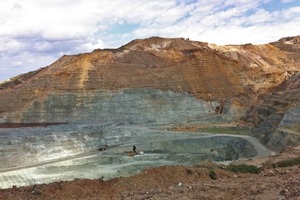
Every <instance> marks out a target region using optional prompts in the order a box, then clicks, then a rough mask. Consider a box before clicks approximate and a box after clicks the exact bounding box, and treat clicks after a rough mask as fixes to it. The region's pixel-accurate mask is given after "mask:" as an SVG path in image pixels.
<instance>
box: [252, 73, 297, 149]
mask: <svg viewBox="0 0 300 200" xmlns="http://www.w3.org/2000/svg"><path fill="white" fill-rule="evenodd" d="M247 117H248V120H249V121H254V123H255V125H256V128H255V129H254V134H255V135H256V136H257V137H259V138H261V140H262V141H264V143H266V144H268V146H269V147H272V148H273V149H281V148H283V147H284V146H286V145H291V144H295V143H297V142H300V134H299V133H300V73H297V74H296V75H294V76H292V77H291V78H290V79H288V80H287V81H284V82H283V83H282V84H280V85H279V86H277V87H275V88H274V89H273V90H272V91H271V93H270V94H268V95H265V96H263V97H262V102H261V103H260V104H258V105H257V106H255V107H254V108H252V109H250V112H249V113H248V116H247Z"/></svg>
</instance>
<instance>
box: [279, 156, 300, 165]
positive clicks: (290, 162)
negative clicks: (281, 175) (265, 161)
mask: <svg viewBox="0 0 300 200" xmlns="http://www.w3.org/2000/svg"><path fill="white" fill-rule="evenodd" d="M295 165H300V157H298V158H293V159H289V160H283V161H279V162H277V163H274V164H273V167H290V166H295Z"/></svg>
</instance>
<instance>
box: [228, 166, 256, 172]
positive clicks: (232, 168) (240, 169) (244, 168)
mask: <svg viewBox="0 0 300 200" xmlns="http://www.w3.org/2000/svg"><path fill="white" fill-rule="evenodd" d="M228 169H229V170H230V171H233V172H235V173H239V172H240V173H251V174H258V173H259V172H260V171H261V169H260V168H258V167H256V166H253V165H245V164H241V165H229V166H228Z"/></svg>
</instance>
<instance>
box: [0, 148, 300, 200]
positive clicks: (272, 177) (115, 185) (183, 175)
mask: <svg viewBox="0 0 300 200" xmlns="http://www.w3.org/2000/svg"><path fill="white" fill-rule="evenodd" d="M299 156H300V146H296V147H293V148H288V149H285V150H284V151H282V152H281V153H280V154H278V155H274V156H271V157H268V158H258V159H249V160H240V161H237V162H236V164H244V163H245V164H251V165H256V166H259V167H261V168H262V171H261V172H260V173H259V174H250V173H234V172H232V171H229V170H228V169H227V167H226V166H225V165H220V164H219V165H217V164H215V163H212V162H210V161H204V162H202V163H199V165H196V166H191V167H184V166H163V167H157V168H151V169H147V170H145V171H143V172H142V173H140V174H138V175H136V176H133V177H120V178H115V179H112V180H108V181H103V180H102V179H101V178H99V179H97V180H79V179H78V180H74V181H70V182H56V183H51V184H42V185H33V186H28V187H20V188H17V187H13V188H11V189H4V190H0V199H1V200H2V199H3V200H4V199H5V200H16V199H22V200H23V199H95V200H96V199H140V200H144V199H157V200H160V199H186V200H188V199H195V200H196V199H208V200H209V199H264V200H265V199H270V200H272V199H274V200H275V199H276V200H278V199H295V200H296V199H300V166H299V165H298V166H292V167H285V168H279V167H276V168H274V167H273V165H272V164H273V163H275V162H278V161H280V160H286V159H290V158H295V157H299Z"/></svg>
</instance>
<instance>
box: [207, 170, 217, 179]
mask: <svg viewBox="0 0 300 200" xmlns="http://www.w3.org/2000/svg"><path fill="white" fill-rule="evenodd" d="M208 176H209V178H210V179H211V180H217V174H216V172H215V171H213V170H210V171H209V174H208Z"/></svg>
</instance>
